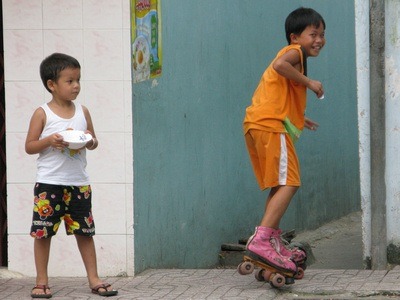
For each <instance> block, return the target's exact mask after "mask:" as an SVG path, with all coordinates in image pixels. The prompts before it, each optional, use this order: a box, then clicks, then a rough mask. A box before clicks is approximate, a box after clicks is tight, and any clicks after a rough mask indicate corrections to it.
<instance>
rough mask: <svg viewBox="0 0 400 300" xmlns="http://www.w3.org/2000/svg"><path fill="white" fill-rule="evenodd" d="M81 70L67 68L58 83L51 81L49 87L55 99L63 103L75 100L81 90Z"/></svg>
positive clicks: (61, 73)
mask: <svg viewBox="0 0 400 300" xmlns="http://www.w3.org/2000/svg"><path fill="white" fill-rule="evenodd" d="M80 79H81V70H80V69H79V68H65V69H64V70H62V71H61V72H60V74H59V77H58V79H57V80H56V82H53V81H52V80H49V82H48V87H49V88H50V90H51V91H52V94H53V96H54V97H55V98H57V99H59V100H62V101H71V100H75V99H76V97H77V96H78V94H79V92H80V90H81V84H80Z"/></svg>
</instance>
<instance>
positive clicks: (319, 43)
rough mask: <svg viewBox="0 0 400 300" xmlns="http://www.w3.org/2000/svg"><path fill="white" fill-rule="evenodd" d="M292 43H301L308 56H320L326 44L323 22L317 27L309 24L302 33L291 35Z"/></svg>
mask: <svg viewBox="0 0 400 300" xmlns="http://www.w3.org/2000/svg"><path fill="white" fill-rule="evenodd" d="M290 40H291V44H298V45H301V46H302V47H303V48H304V50H305V51H306V54H307V56H313V57H315V56H318V55H319V52H320V51H321V49H322V48H323V47H324V45H325V42H326V40H325V30H324V26H323V25H322V23H321V24H320V25H319V26H318V27H315V26H314V25H310V26H307V27H306V28H305V29H304V30H303V32H302V33H301V34H294V33H292V34H291V35H290Z"/></svg>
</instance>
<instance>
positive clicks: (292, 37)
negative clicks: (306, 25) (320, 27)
mask: <svg viewBox="0 0 400 300" xmlns="http://www.w3.org/2000/svg"><path fill="white" fill-rule="evenodd" d="M297 38H298V37H297V34H294V33H291V34H290V44H297Z"/></svg>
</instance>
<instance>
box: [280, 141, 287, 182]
mask: <svg viewBox="0 0 400 300" xmlns="http://www.w3.org/2000/svg"><path fill="white" fill-rule="evenodd" d="M287 170H288V153H287V147H286V134H285V133H281V155H280V158H279V184H280V185H286V181H287V173H288V172H287Z"/></svg>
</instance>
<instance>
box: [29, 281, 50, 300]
mask: <svg viewBox="0 0 400 300" xmlns="http://www.w3.org/2000/svg"><path fill="white" fill-rule="evenodd" d="M35 289H36V290H43V293H44V294H34V293H33V290H35ZM46 290H50V288H49V286H48V285H44V284H38V285H36V286H35V287H34V288H33V289H32V293H31V297H32V298H42V299H49V298H51V297H52V296H53V295H52V294H51V292H50V293H49V294H47V293H46Z"/></svg>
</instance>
